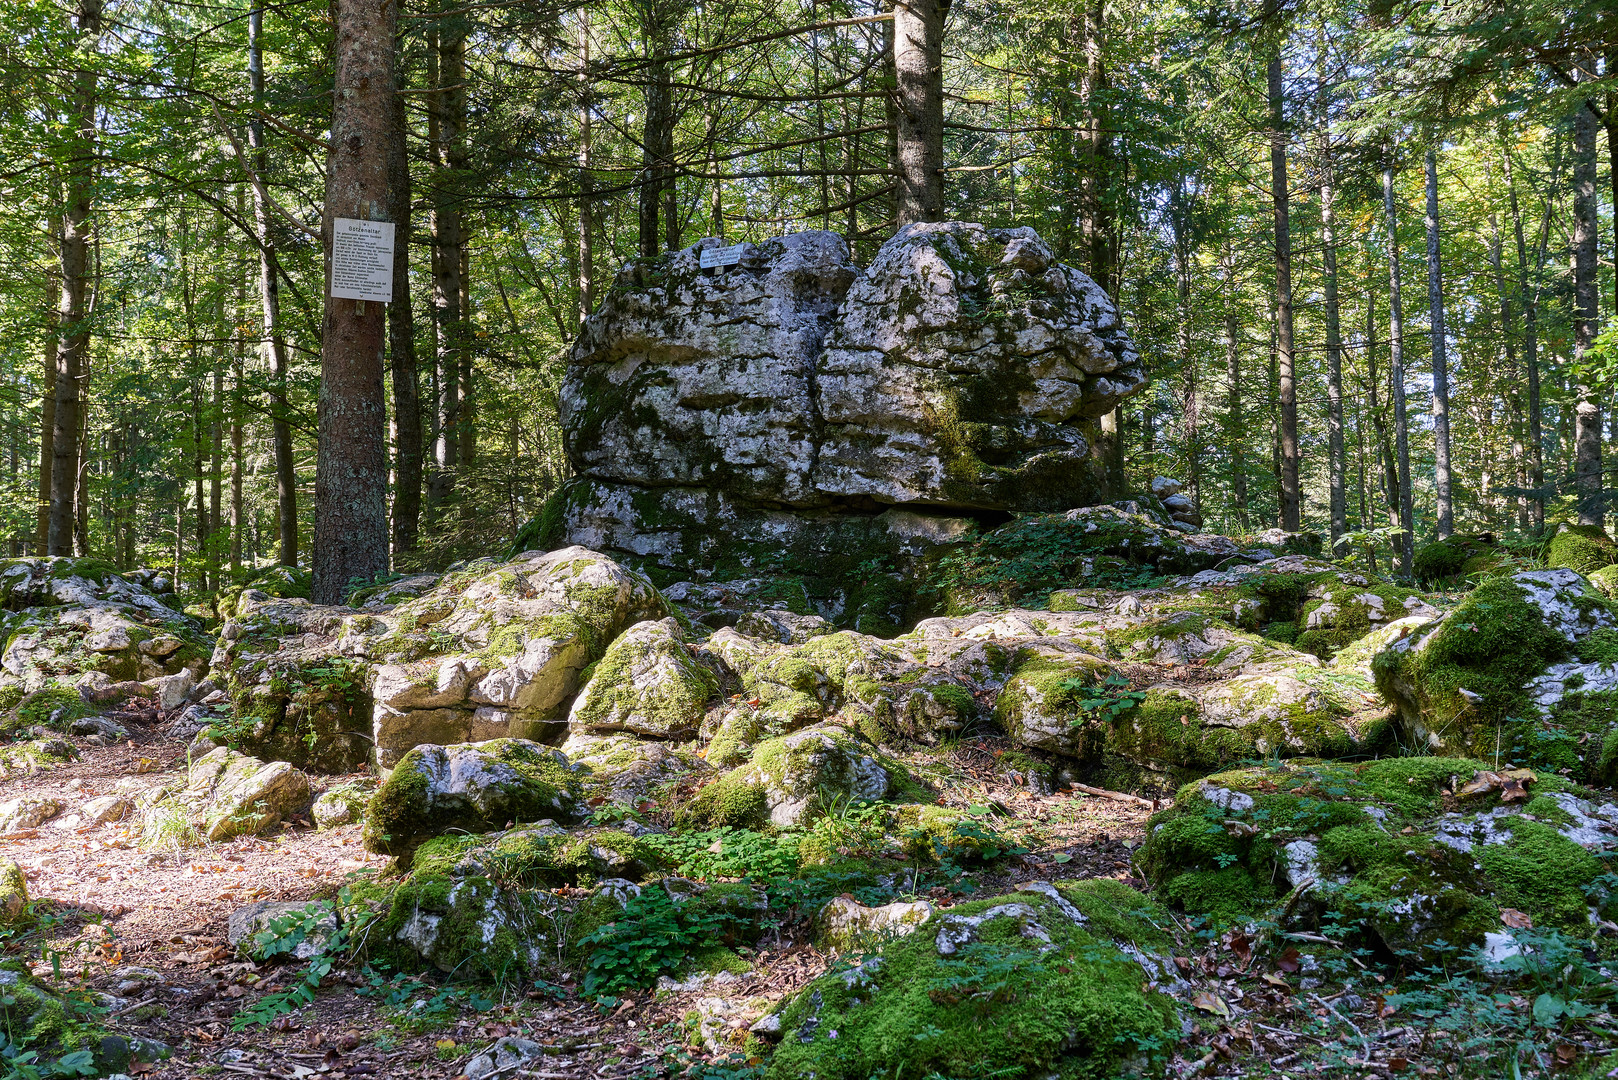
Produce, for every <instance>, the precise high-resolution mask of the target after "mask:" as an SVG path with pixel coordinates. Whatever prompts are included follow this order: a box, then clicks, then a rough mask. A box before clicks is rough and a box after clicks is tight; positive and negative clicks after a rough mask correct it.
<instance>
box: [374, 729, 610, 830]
mask: <svg viewBox="0 0 1618 1080" xmlns="http://www.w3.org/2000/svg"><path fill="white" fill-rule="evenodd" d="M579 812H580V807H579V778H578V776H577V775H576V774H575V772H574V770H573V767H572V765H571V764H570V763H569V762H568V760H567V757H566V755H564V754H563V753H562V752H561V751H559V750H556V749H553V748H551V747H548V746H540V745H539V744H538V743H533V742H530V741H528V740H527V739H494V740H491V741H489V742H483V743H458V744H455V745H452V746H434V745H426V746H418V747H416V748H415V749H413V750H411V751H409V752H408V753H407V754H405V756H404V758H403V759H402V760H401V761H400V762H399V764H398V766H397V767H396V768H394V770H393V772H392V773H391V774H390V775H389V776H388V779H387V781H386V782H385V783H383V785H382V786H381V787H380V788H378V789H377V792H376V794H375V795H374V796H372V797H371V802H370V805H369V806H368V807H367V808H366V812H365V833H364V840H365V847H366V850H368V851H375V852H378V853H379V854H383V855H394V856H398V857H401V858H408V857H409V856H410V854H411V853H412V852H414V851H415V850H416V848H417V847H419V846H420V845H421V843H422V841H424V840H426V839H429V838H430V837H434V836H439V835H442V834H443V833H446V832H452V831H459V832H471V833H480V832H488V831H490V830H493V829H499V828H501V827H502V826H504V825H506V823H508V822H525V821H539V820H540V819H542V818H550V819H554V820H556V821H561V822H571V821H573V820H574V819H575V818H576V817H577V816H578V815H579Z"/></svg>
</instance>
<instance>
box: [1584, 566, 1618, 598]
mask: <svg viewBox="0 0 1618 1080" xmlns="http://www.w3.org/2000/svg"><path fill="white" fill-rule="evenodd" d="M1589 576H1590V584H1591V585H1593V586H1595V588H1596V591H1597V592H1599V593H1600V594H1601V595H1602V596H1605V597H1606V598H1607V599H1608V600H1618V565H1614V566H1603V567H1602V568H1601V569H1599V570H1592V571H1591V572H1590V575H1589Z"/></svg>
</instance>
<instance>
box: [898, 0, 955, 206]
mask: <svg viewBox="0 0 1618 1080" xmlns="http://www.w3.org/2000/svg"><path fill="white" fill-rule="evenodd" d="M949 5H950V0H901V2H899V3H896V4H895V5H894V9H893V69H894V72H895V74H896V76H897V78H898V88H897V89H898V97H899V115H898V140H899V224H900V225H901V226H904V225H909V224H911V223H913V222H917V221H942V220H943V219H944V173H943V169H944V24H945V22H946V21H947V20H948V18H949Z"/></svg>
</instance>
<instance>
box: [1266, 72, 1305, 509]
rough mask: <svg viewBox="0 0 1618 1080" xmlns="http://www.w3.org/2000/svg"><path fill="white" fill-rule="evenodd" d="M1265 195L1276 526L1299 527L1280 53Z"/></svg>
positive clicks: (1272, 90) (1272, 80)
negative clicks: (1276, 419) (1276, 418)
mask: <svg viewBox="0 0 1618 1080" xmlns="http://www.w3.org/2000/svg"><path fill="white" fill-rule="evenodd" d="M1267 75H1268V83H1269V96H1270V192H1271V202H1272V206H1273V212H1274V217H1275V356H1276V368H1277V378H1278V380H1279V386H1278V387H1277V390H1278V393H1279V396H1280V403H1281V416H1280V480H1281V507H1280V510H1281V528H1282V529H1284V530H1286V531H1287V532H1297V531H1298V530H1300V529H1302V528H1303V502H1302V492H1301V489H1300V487H1299V484H1298V460H1299V454H1298V376H1297V357H1296V354H1295V353H1294V351H1293V345H1292V227H1291V223H1290V221H1289V220H1288V214H1289V212H1290V200H1289V198H1288V192H1287V135H1286V118H1285V115H1284V113H1283V111H1282V106H1283V98H1282V95H1283V88H1282V71H1281V57H1280V53H1279V51H1278V52H1277V54H1276V55H1275V56H1273V57H1271V58H1270V64H1269V71H1268V73H1267Z"/></svg>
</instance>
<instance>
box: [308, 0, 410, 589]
mask: <svg viewBox="0 0 1618 1080" xmlns="http://www.w3.org/2000/svg"><path fill="white" fill-rule="evenodd" d="M336 11H337V65H336V83H335V93H334V95H333V106H332V120H331V146H330V150H329V151H328V153H327V157H326V212H325V216H324V225H325V228H324V230H323V232H324V234H325V239H326V244H327V259H326V262H327V270H326V274H327V293H328V297H327V300H326V306H325V319H324V321H323V324H322V327H321V350H320V408H319V428H320V435H319V439H320V444H319V455H318V457H317V459H316V465H315V541H314V548H315V550H314V583H313V588H312V589H311V593H312V598H313V599H314V600H315V601H316V602H317V603H325V604H335V603H340V602H341V601H342V599H343V596H344V594H345V592H346V591H347V589H348V586H349V584H350V583H351V582H354V581H368V580H370V579H372V578H374V577H376V576H377V575H379V574H383V573H386V572H387V569H388V510H387V484H388V469H387V453H386V442H385V437H384V433H385V425H386V410H385V408H384V405H383V398H382V357H383V345H384V342H385V338H386V328H385V325H384V323H385V316H384V312H383V309H382V305H381V304H378V303H375V302H366V301H356V300H335V299H331V298H330V296H329V293H330V286H331V242H332V240H331V238H332V228H333V225H332V223H333V221H334V220H335V219H336V218H340V217H342V218H365V219H369V220H372V221H386V220H387V218H388V210H389V201H388V147H389V145H390V142H391V138H392V136H391V129H392V127H393V114H394V81H393V57H394V40H393V37H394V26H395V23H396V21H397V17H398V9H397V7H396V5H395V2H394V0H380V2H377V0H336Z"/></svg>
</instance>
